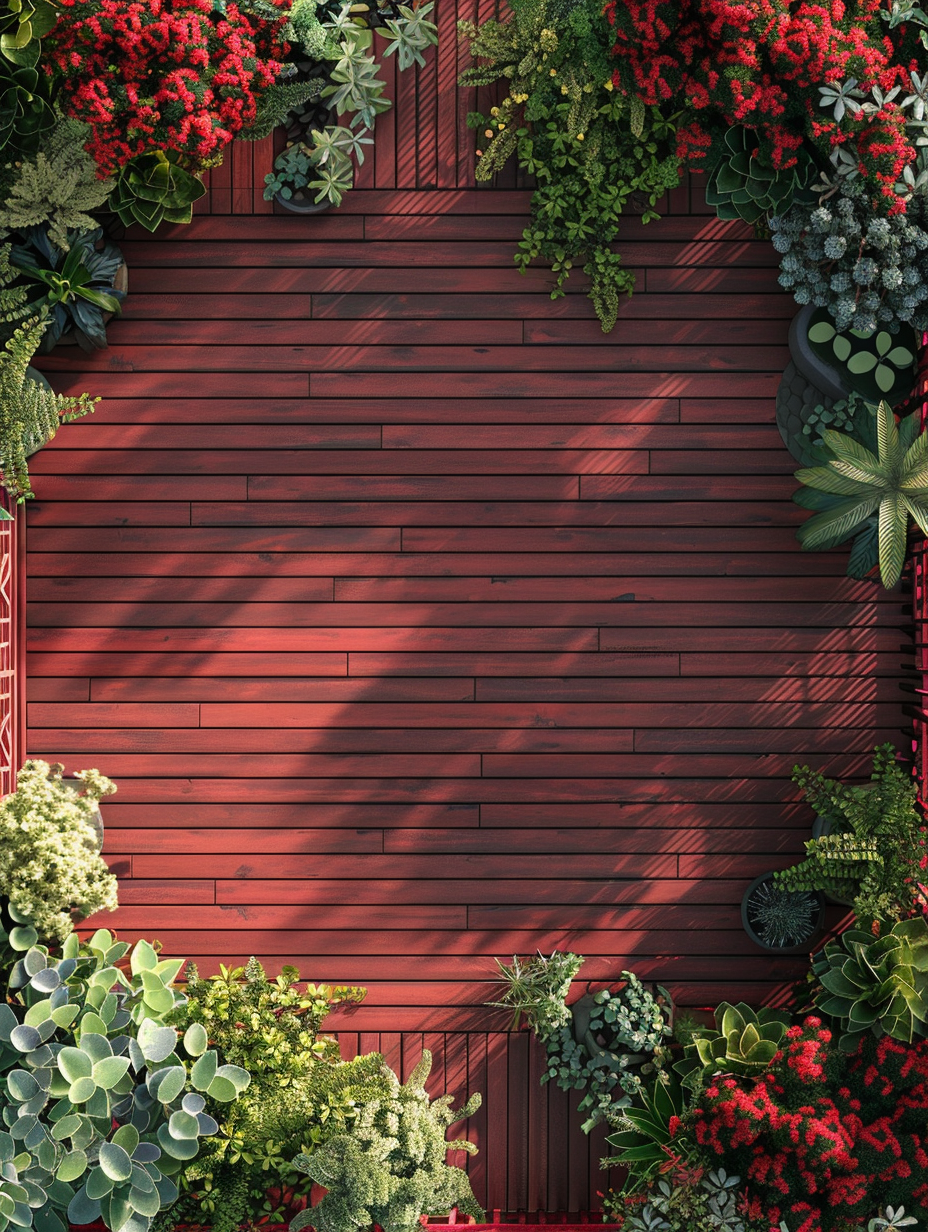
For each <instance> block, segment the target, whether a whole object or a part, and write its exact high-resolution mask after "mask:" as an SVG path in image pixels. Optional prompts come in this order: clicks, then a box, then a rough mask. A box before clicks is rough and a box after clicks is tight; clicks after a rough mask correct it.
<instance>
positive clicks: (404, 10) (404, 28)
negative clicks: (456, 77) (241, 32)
mask: <svg viewBox="0 0 928 1232" xmlns="http://www.w3.org/2000/svg"><path fill="white" fill-rule="evenodd" d="M433 8H434V0H428V2H427V3H424V2H423V0H412V3H411V4H410V5H408V6H407V5H404V4H400V3H399V2H398V0H384V2H383V3H373V2H372V3H362V4H356V5H351V6H349V5H347V4H346V5H344V6H343V7H342V9H341V10H340V12H338V13H337V14H336V15H335V16H334V17H332V18H330V19H329V20H325V21H320V20H319V18H318V16H317V14H316V11H315V5H314V4H313V5H308V4H306V3H300V2H299V0H298V2H297V3H296V4H294V6H293V11H292V14H291V32H292V34H291V37H292V38H293V41H294V45H296V46H297V47H298V48H299V49H300V53H299V55H298V58H297V60H296V62H295V64H294V65H293V66H291V73H290V75H289V77H288V78H287V79H286V80H292V81H294V82H301V81H302V82H304V83H306V87H307V88H306V95H305V97H304V98H303V99H301V100H300V101H299V102H298V103H297V104H296V105H295V106H294V108H293V109H292V110H291V111H290V113H289V114H288V116H287V117H286V120H285V121H284V126H285V128H286V132H287V146H286V148H285V149H284V151H283V152H282V153H281V154H280V155H279V156H278V158H277V160H276V162H275V164H274V169H273V171H272V172H270V174H269V175H267V176H266V177H265V184H266V187H265V192H264V196H265V199H266V200H271V199H273V200H275V201H276V202H277V203H278V204H279V205H281V206H283V208H284V209H286V210H290V211H292V212H293V213H298V214H313V213H319V212H321V211H322V210H326V209H328V208H329V207H331V206H335V207H336V208H337V207H338V206H339V205H340V204H341V201H342V198H343V196H344V194H345V193H346V192H348V190H349V189H350V188H351V187H352V186H353V184H354V168H355V165H356V164H357V165H359V166H360V165H361V164H362V163H363V161H364V146H365V145H371V144H372V137H370V136H369V135H368V134H369V133H372V132H373V129H374V124H375V121H376V118H377V116H378V115H380V114H381V113H382V112H384V111H386V110H388V109H389V108H390V106H391V105H392V104H391V102H390V100H389V99H388V98H385V97H384V96H383V91H384V89H385V85H386V83H385V82H384V81H382V80H381V79H380V78H379V77H378V76H377V63H376V60H375V58H374V56H373V55H372V54H370V53H371V51H372V48H373V45H374V33H375V32H376V33H377V34H378V35H380V36H381V37H383V38H384V39H385V40H386V41H387V44H388V45H387V47H386V50H385V51H384V55H387V56H389V55H391V54H393V53H394V52H395V53H396V54H397V62H398V65H399V68H400V69H401V70H405V69H407V68H409V67H411V66H412V65H413V64H420V65H424V64H425V58H424V54H423V53H424V52H425V51H426V50H427V49H428V48H429V47H430V46H432V45H434V44H435V42H436V41H437V33H436V27H435V24H434V22H431V21H430V20H429V19H428V17H429V14H430V13H431V11H432V9H433ZM344 118H347V124H346V125H340V124H339V120H340V119H344Z"/></svg>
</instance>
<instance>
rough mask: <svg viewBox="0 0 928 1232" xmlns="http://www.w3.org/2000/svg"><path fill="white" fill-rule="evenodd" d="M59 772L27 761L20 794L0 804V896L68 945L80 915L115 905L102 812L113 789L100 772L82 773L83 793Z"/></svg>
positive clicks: (50, 938) (46, 934)
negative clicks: (103, 841)
mask: <svg viewBox="0 0 928 1232" xmlns="http://www.w3.org/2000/svg"><path fill="white" fill-rule="evenodd" d="M62 773H63V767H62V766H60V765H55V766H51V765H49V763H48V762H46V761H39V760H34V761H27V762H26V763H25V765H24V766H23V768H22V770H20V772H19V776H18V779H17V787H16V791H14V792H12V793H11V794H10V795H8V796H6V797H4V799H3V800H0V897H3V898H5V899H7V900H8V901H9V903H10V905H11V906H12V907H13V908H14V909H15V910H16V911H17V912H18V914H19V915H20V916H23V917H25V918H26V919H28V921H29V922H30V923H31V924H32V925H33V927H34V928H35V929H36V931H37V932H38V933H39V935H40V937H42V938H43V939H45V940H48V941H63V940H64V939H65V937H67V936H68V934H69V933H70V932H71V931H72V929H73V921H74V918H75V917H77V918H78V919H84V918H85V917H86V916H88V915H92V914H93V913H94V912H95V911H115V910H116V906H117V897H116V878H115V877H114V876H113V874H112V873H111V872H110V871H109V869H108V868H107V866H106V863H105V861H104V860H103V859H102V857H101V856H100V847H101V840H100V833H99V820H98V811H97V804H98V802H99V800H100V799H101V798H102V797H103V796H109V795H112V794H113V792H115V790H116V786H115V784H114V783H112V782H111V781H110V780H109V779H108V778H106V777H105V776H104V775H102V774H100V772H99V771H98V770H81V771H79V772H78V774H77V777H78V778H79V779H81V780H82V783H83V791H79V790H77V789H76V788H75V787H72V786H71V785H70V784H68V783H66V782H64V781H63V779H62Z"/></svg>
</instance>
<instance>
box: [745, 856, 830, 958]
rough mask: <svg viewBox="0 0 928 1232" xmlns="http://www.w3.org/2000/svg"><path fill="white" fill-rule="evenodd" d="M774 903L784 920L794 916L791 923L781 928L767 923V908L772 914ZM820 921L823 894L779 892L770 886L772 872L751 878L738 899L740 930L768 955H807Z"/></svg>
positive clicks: (800, 891) (823, 904)
mask: <svg viewBox="0 0 928 1232" xmlns="http://www.w3.org/2000/svg"><path fill="white" fill-rule="evenodd" d="M791 900H792V901H791ZM778 901H780V902H781V903H782V907H783V914H784V916H785V917H789V916H790V915H793V916H795V921H794V923H792V924H788V925H787V926H785V927H782V926H781V927H777V926H776V925H775V924H770V923H769V919H770V914H771V912H770V908H771V907H773V909H774V911H775V909H776V906H777V902H778ZM796 903H799V904H800V906H799V910H798V911H797V910H795V909H794V904H796ZM791 908H793V909H791ZM765 909H766V910H765ZM824 922H825V896H824V895H823V894H820V893H818V891H816V890H798V891H789V890H780V889H778V888H777V887H776V886H775V885H774V883H773V873H772V872H770V873H761V875H760V876H759V877H755V878H754V880H753V881H752V882H751V884H750V885H749V886H748V888H747V889H746V890H745V892H744V897H743V898H742V900H741V924H742V926H743V928H744V931H745V932H746V933H747V935H748V936H749V937H750V938H751V940H752V941H753V942H754V944H755V945H758V946H760V948H761V949H762V950H766V951H767V953H768V954H808V953H809V950H810V949H811V946H812V942H813V941H814V939H815V938H816V937H817V936H818V934H819V933H820V932H821V931H822V926H823V924H824Z"/></svg>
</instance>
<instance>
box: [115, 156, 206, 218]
mask: <svg viewBox="0 0 928 1232" xmlns="http://www.w3.org/2000/svg"><path fill="white" fill-rule="evenodd" d="M205 192H206V186H205V185H204V184H203V182H202V181H201V180H200V178H199V176H196V175H191V173H190V172H189V171H185V170H184V168H183V167H181V166H180V165H179V163H178V155H177V153H176V151H173V150H171V151H169V152H168V153H165V152H164V151H163V150H150V151H149V152H148V153H146V154H139V155H137V156H136V157H135V158H133V159H130V161H129V162H127V163H124V164H123V166H122V167H121V168H120V171H119V175H118V177H117V179H116V184H115V187H114V189H113V192H112V195H111V196H110V198H109V201H108V202H107V205H108V207H109V208H110V209H111V210H112V211H113V212H114V213H115V214H118V215H119V218H120V221H121V222H123V223H124V224H125V225H126V226H127V227H129V226H131V225H132V224H133V223H134V222H138V223H141V225H142V226H143V227H145V229H146V230H147V231H155V230H157V228H158V227H159V226H160V225H161V223H162V222H171V223H188V222H190V220H191V218H192V217H193V203H194V201H199V199H200V198H201V197H202V196H203V194H204V193H205Z"/></svg>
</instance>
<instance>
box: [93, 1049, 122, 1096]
mask: <svg viewBox="0 0 928 1232" xmlns="http://www.w3.org/2000/svg"><path fill="white" fill-rule="evenodd" d="M128 1070H129V1058H128V1057H105V1058H104V1059H103V1060H102V1061H98V1062H97V1063H96V1065H95V1066H94V1067H93V1080H94V1082H95V1083H96V1084H97V1086H98V1087H102V1088H103V1090H104V1091H111V1090H112V1089H113V1087H114V1086H115V1085H116V1083H117V1082H119V1080H120V1078H122V1076H123V1075H124V1074H126V1073H127V1072H128Z"/></svg>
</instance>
